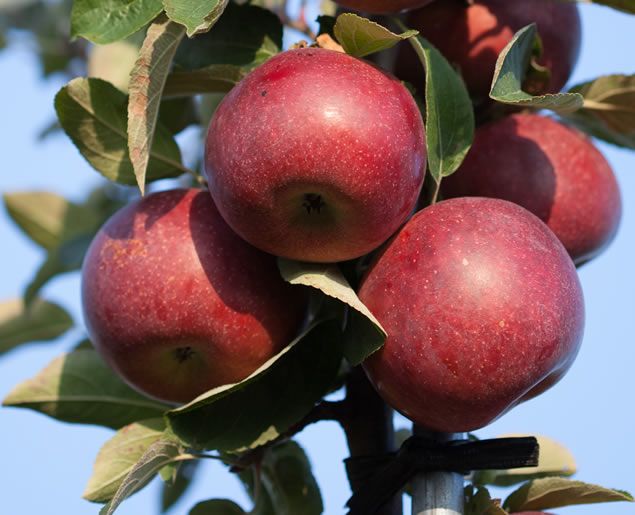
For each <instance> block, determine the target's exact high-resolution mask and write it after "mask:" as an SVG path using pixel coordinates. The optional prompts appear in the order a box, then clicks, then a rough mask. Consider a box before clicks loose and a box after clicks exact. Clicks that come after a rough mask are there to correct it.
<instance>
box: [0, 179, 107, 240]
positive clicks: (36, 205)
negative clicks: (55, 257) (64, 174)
mask: <svg viewBox="0 0 635 515" xmlns="http://www.w3.org/2000/svg"><path fill="white" fill-rule="evenodd" d="M3 198H4V205H5V207H6V209H7V213H8V214H9V216H10V217H11V219H12V220H13V221H14V222H15V223H16V224H17V225H18V227H20V229H22V230H23V231H24V233H25V234H26V235H27V236H29V238H31V240H33V241H34V242H35V243H37V244H38V245H40V246H41V247H43V248H45V249H46V250H52V249H54V248H55V247H57V246H58V245H59V244H60V243H61V242H62V241H65V240H67V239H70V238H73V237H74V236H77V235H79V234H84V233H86V232H90V231H93V230H94V227H95V225H96V224H98V223H99V222H100V219H99V217H98V216H97V213H95V212H94V211H92V210H90V209H88V208H86V207H84V206H80V205H78V204H74V203H72V202H69V201H68V200H66V199H65V198H64V197H61V196H60V195H56V194H55V193H50V192H46V191H25V192H16V193H5V194H4V197H3Z"/></svg>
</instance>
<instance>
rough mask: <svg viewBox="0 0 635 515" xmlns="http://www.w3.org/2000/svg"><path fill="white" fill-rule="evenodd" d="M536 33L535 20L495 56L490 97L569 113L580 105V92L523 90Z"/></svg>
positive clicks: (512, 103)
mask: <svg viewBox="0 0 635 515" xmlns="http://www.w3.org/2000/svg"><path fill="white" fill-rule="evenodd" d="M536 37H537V30H536V24H535V23H532V24H531V25H527V26H526V27H524V28H522V29H520V30H519V31H518V32H517V33H516V34H515V35H514V37H513V38H512V40H511V41H510V42H509V43H508V44H507V46H506V47H505V48H504V49H503V51H502V52H501V53H500V55H499V56H498V60H497V61H496V68H495V70H494V78H493V80H492V88H491V90H490V94H489V96H490V98H493V99H494V100H496V101H497V102H502V103H503V104H510V105H513V106H517V107H532V108H535V109H551V110H552V111H556V112H558V113H568V112H572V111H575V110H577V109H579V108H580V107H582V102H583V100H584V99H583V98H582V95H579V94H577V93H555V94H547V95H538V96H533V95H530V94H529V93H526V92H525V91H523V90H522V83H523V79H524V77H525V72H526V71H527V69H528V67H529V62H530V59H531V55H532V50H533V48H534V43H535V41H536Z"/></svg>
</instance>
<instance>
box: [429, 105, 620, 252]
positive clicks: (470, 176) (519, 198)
mask: <svg viewBox="0 0 635 515" xmlns="http://www.w3.org/2000/svg"><path fill="white" fill-rule="evenodd" d="M441 187H442V191H443V195H444V196H445V197H465V196H477V197H494V198H501V199H504V200H509V201H511V202H515V203H516V204H519V205H521V206H523V207H524V208H526V209H528V210H529V211H531V212H532V213H534V214H535V215H536V216H538V217H539V218H540V219H541V220H543V221H544V222H545V223H546V224H547V225H548V226H549V228H550V229H551V230H552V231H553V232H554V233H555V234H556V236H558V238H559V239H560V241H561V242H562V243H563V245H564V246H565V248H566V249H567V251H568V252H569V254H570V255H571V258H572V259H573V260H574V261H575V262H576V263H577V264H581V263H584V262H586V261H588V260H589V259H592V258H593V257H595V256H597V255H598V254H599V253H600V252H601V251H602V250H603V249H604V248H606V246H607V245H608V244H609V243H610V242H611V240H612V239H613V238H614V236H615V234H616V232H617V229H618V226H619V222H620V218H621V214H622V202H621V197H620V190H619V186H618V184H617V180H616V178H615V175H614V174H613V171H612V170H611V167H610V165H609V163H608V162H607V161H606V159H605V158H604V156H602V154H601V153H600V151H599V150H598V149H597V148H595V146H594V145H593V143H592V142H591V141H590V140H589V139H588V138H587V137H586V136H585V135H583V134H582V133H580V132H579V131H577V130H575V129H571V128H569V127H566V126H565V125H562V124H561V123H559V122H557V121H555V120H553V119H551V118H546V117H544V116H538V115H534V114H517V115H513V116H508V117H506V118H502V119H500V120H498V121H495V122H491V123H489V124H486V125H484V126H482V127H480V128H479V129H478V130H477V131H476V137H475V141H474V145H473V147H472V149H471V150H470V152H469V153H468V155H467V158H466V160H465V161H464V163H463V165H462V166H461V168H459V170H457V172H456V173H455V174H454V175H452V176H450V177H448V178H447V179H444V180H443V182H442V185H441Z"/></svg>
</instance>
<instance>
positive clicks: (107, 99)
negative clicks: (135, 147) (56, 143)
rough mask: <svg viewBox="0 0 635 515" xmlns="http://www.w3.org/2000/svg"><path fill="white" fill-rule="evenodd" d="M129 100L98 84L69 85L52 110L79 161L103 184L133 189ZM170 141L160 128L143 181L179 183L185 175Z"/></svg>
mask: <svg viewBox="0 0 635 515" xmlns="http://www.w3.org/2000/svg"><path fill="white" fill-rule="evenodd" d="M127 104H128V98H127V97H126V95H124V94H123V93H122V92H121V91H119V90H118V89H117V88H115V87H114V86H113V85H112V84H109V83H108V82H105V81H102V80H100V79H84V78H77V79H73V80H72V81H71V82H69V83H68V84H67V85H66V86H64V87H63V88H62V89H61V90H60V91H59V93H58V94H57V95H56V97H55V110H56V111H57V116H58V118H59V120H60V124H61V125H62V127H63V128H64V131H65V132H66V134H67V135H68V136H69V137H70V138H71V140H72V141H73V143H74V144H75V146H76V147H77V148H78V150H79V151H80V153H81V154H82V156H84V158H85V159H86V160H87V161H88V162H89V163H90V164H91V165H92V166H93V168H95V170H97V171H98V172H99V173H101V174H102V175H103V176H104V177H106V178H107V179H110V180H111V181H114V182H118V183H121V184H130V185H132V184H136V178H135V174H134V171H133V167H132V162H131V161H130V156H129V154H128V136H127V124H128V115H127ZM184 171H185V170H184V168H183V166H182V164H181V153H180V151H179V147H178V146H177V144H176V142H175V141H174V138H173V137H172V135H171V134H170V133H169V132H168V131H167V129H165V128H163V127H161V126H159V127H158V129H157V131H156V134H155V138H154V143H153V145H152V150H151V152H150V162H149V164H148V173H147V175H146V180H155V179H162V178H166V177H177V176H178V175H181V174H182V173H183V172H184Z"/></svg>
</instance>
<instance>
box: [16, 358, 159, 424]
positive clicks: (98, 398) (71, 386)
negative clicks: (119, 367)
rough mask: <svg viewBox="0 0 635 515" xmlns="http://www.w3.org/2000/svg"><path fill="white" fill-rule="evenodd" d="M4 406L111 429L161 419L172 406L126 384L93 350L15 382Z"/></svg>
mask: <svg viewBox="0 0 635 515" xmlns="http://www.w3.org/2000/svg"><path fill="white" fill-rule="evenodd" d="M3 405H4V406H13V407H15V408H27V409H32V410H35V411H39V412H41V413H44V414H45V415H48V416H50V417H53V418H56V419H58V420H61V421H63V422H74V423H78V424H96V425H102V426H106V427H111V428H113V429H118V428H120V427H123V426H125V425H127V424H130V423H132V422H136V421H138V420H144V419H147V418H153V417H159V416H161V415H162V414H163V413H164V412H165V411H166V410H167V409H168V408H169V407H168V406H166V405H165V404H162V403H160V402H158V401H154V400H152V399H148V398H147V397H144V396H143V395H141V394H139V393H137V392H136V391H135V390H133V389H132V388H130V387H129V386H128V385H126V384H125V383H124V382H123V381H122V380H121V379H119V377H118V376H117V375H116V374H115V373H114V372H113V371H112V370H110V368H108V366H106V364H105V363H104V362H103V361H102V360H101V358H100V357H99V356H98V354H97V353H96V352H95V351H94V350H92V349H81V350H75V351H73V352H71V353H69V354H64V355H63V356H60V357H58V358H56V359H54V360H53V361H52V362H51V363H50V364H49V365H48V366H46V367H45V368H44V369H43V370H42V371H41V372H39V373H38V374H37V375H36V376H35V377H34V378H33V379H29V380H27V381H25V382H24V383H21V384H19V385H18V386H16V387H15V388H14V389H13V390H12V391H11V392H10V393H9V395H7V397H6V398H5V399H4V401H3Z"/></svg>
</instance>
